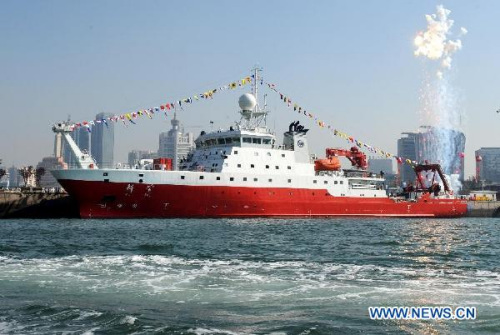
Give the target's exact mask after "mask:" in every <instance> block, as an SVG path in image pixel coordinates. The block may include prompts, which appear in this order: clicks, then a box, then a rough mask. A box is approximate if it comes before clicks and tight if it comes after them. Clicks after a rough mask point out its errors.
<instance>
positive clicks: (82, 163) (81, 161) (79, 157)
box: [52, 122, 97, 169]
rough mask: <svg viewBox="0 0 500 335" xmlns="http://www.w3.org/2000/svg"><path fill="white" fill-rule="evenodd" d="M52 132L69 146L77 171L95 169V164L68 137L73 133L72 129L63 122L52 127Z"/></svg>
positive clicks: (92, 159)
mask: <svg viewBox="0 0 500 335" xmlns="http://www.w3.org/2000/svg"><path fill="white" fill-rule="evenodd" d="M52 131H53V132H54V133H61V135H62V137H63V138H64V140H65V141H66V143H67V144H68V145H69V147H70V149H71V152H72V153H73V155H74V157H75V160H76V164H77V166H78V168H79V169H97V164H96V162H95V160H94V158H92V156H90V155H89V154H88V153H86V152H82V151H81V150H80V148H79V147H78V145H76V143H75V141H74V140H73V138H72V137H71V136H70V135H69V134H70V133H71V132H72V131H73V127H72V126H71V125H69V124H67V123H65V122H59V123H56V124H54V125H53V126H52Z"/></svg>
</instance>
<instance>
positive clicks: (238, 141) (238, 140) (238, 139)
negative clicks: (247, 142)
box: [233, 137, 241, 143]
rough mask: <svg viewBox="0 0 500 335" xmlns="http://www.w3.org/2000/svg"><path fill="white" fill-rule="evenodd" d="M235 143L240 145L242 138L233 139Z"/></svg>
mask: <svg viewBox="0 0 500 335" xmlns="http://www.w3.org/2000/svg"><path fill="white" fill-rule="evenodd" d="M233 142H234V143H240V142H241V141H240V138H239V137H233Z"/></svg>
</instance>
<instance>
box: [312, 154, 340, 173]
mask: <svg viewBox="0 0 500 335" xmlns="http://www.w3.org/2000/svg"><path fill="white" fill-rule="evenodd" d="M340 167H341V166H340V160H339V159H338V157H335V156H332V157H330V158H324V159H317V160H315V161H314V170H315V171H340Z"/></svg>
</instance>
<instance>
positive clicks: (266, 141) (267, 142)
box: [262, 138, 271, 144]
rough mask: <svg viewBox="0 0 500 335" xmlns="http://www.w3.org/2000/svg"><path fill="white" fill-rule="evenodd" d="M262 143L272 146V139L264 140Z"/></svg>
mask: <svg viewBox="0 0 500 335" xmlns="http://www.w3.org/2000/svg"><path fill="white" fill-rule="evenodd" d="M262 143H264V144H271V139H270V138H264V139H263V140H262Z"/></svg>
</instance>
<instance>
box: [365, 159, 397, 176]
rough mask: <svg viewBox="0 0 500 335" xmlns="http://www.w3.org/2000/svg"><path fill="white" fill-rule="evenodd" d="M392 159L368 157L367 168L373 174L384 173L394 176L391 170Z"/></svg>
mask: <svg viewBox="0 0 500 335" xmlns="http://www.w3.org/2000/svg"><path fill="white" fill-rule="evenodd" d="M392 161H393V160H392V159H390V158H376V157H370V158H369V159H368V167H369V169H370V171H373V172H380V171H382V172H384V173H385V174H394V170H393V168H392Z"/></svg>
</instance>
